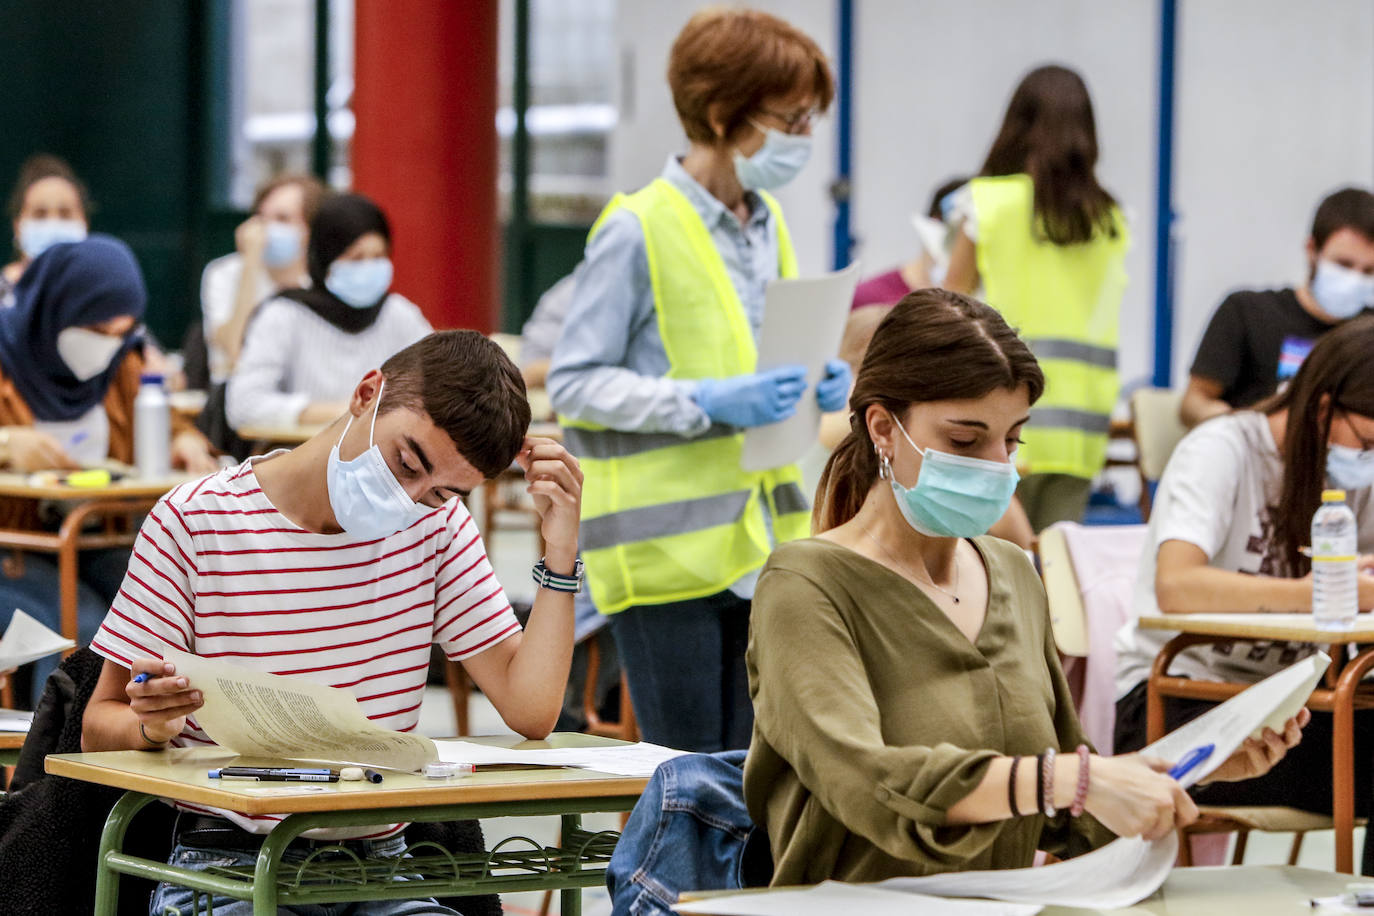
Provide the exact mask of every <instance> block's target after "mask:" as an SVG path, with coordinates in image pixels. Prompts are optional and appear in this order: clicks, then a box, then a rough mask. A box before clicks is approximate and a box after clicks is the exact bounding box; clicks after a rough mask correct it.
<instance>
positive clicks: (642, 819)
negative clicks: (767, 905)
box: [606, 751, 773, 916]
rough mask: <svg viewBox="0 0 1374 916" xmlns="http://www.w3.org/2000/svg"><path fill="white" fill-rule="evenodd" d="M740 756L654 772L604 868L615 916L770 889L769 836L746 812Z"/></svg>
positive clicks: (673, 764)
mask: <svg viewBox="0 0 1374 916" xmlns="http://www.w3.org/2000/svg"><path fill="white" fill-rule="evenodd" d="M744 754H745V752H744V751H726V752H725V753H723V754H690V755H688V756H686V757H677V758H674V759H672V760H669V761H667V762H665V763H663V764H662V765H660V766H659V768H658V769H657V770H656V771H655V772H654V775H653V778H652V779H650V780H649V784H648V786H646V787H645V789H644V794H643V795H642V796H640V799H639V802H638V803H636V805H635V808H634V811H633V812H632V813H631V814H630V819H629V821H628V822H627V823H626V824H625V830H624V831H623V832H622V833H621V835H620V842H619V843H617V844H616V847H615V852H614V853H613V854H612V855H611V861H610V864H609V866H608V867H607V869H606V887H607V888H608V889H609V890H610V892H611V904H612V906H613V907H614V909H613V910H612V913H613V914H614V916H672V909H671V908H672V905H673V904H674V903H676V902H677V898H678V895H679V894H681V893H682V892H683V891H690V890H737V889H739V888H742V887H761V886H763V885H766V884H768V882H769V881H770V880H771V878H772V875H773V861H772V857H771V855H770V854H769V850H768V835H767V834H766V833H764V832H763V831H762V830H760V829H759V828H757V827H755V826H754V824H753V822H752V821H751V820H750V819H749V812H748V810H747V809H746V808H745V806H744V771H743V767H744Z"/></svg>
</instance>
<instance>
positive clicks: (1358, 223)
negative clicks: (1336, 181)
mask: <svg viewBox="0 0 1374 916" xmlns="http://www.w3.org/2000/svg"><path fill="white" fill-rule="evenodd" d="M1342 229H1354V230H1355V231H1356V232H1358V233H1359V234H1360V235H1362V236H1364V237H1365V238H1366V239H1368V240H1369V241H1371V242H1374V194H1370V193H1369V192H1368V191H1366V190H1365V189H1364V188H1355V187H1350V188H1341V189H1340V190H1339V191H1336V192H1335V193H1333V194H1329V195H1327V196H1326V198H1325V199H1324V200H1323V201H1322V202H1321V203H1320V204H1318V205H1317V213H1316V215H1315V216H1313V217H1312V244H1313V245H1314V246H1316V249H1317V250H1318V251H1321V250H1322V249H1323V248H1325V247H1326V240H1327V239H1329V238H1331V236H1333V235H1335V234H1336V233H1337V232H1339V231H1340V230H1342Z"/></svg>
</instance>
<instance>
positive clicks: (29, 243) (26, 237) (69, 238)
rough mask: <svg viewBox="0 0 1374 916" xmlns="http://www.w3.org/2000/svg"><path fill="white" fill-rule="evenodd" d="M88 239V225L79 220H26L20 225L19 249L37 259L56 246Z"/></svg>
mask: <svg viewBox="0 0 1374 916" xmlns="http://www.w3.org/2000/svg"><path fill="white" fill-rule="evenodd" d="M85 237H86V224H85V223H84V222H82V221H81V220H79V219H26V220H21V221H20V223H19V248H20V250H21V251H23V252H24V254H26V255H28V256H29V257H30V258H36V257H38V256H39V255H40V254H42V253H43V252H45V251H47V250H48V249H49V248H51V247H52V246H54V245H60V244H61V243H63V242H79V241H81V240H82V239H84V238H85Z"/></svg>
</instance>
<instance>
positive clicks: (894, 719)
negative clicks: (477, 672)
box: [646, 290, 1305, 885]
mask: <svg viewBox="0 0 1374 916" xmlns="http://www.w3.org/2000/svg"><path fill="white" fill-rule="evenodd" d="M1044 384H1045V381H1044V376H1043V375H1042V374H1041V372H1040V367H1039V366H1038V365H1037V364H1036V361H1035V358H1034V357H1033V356H1032V355H1031V352H1030V350H1029V349H1028V348H1027V346H1026V344H1025V343H1024V342H1022V341H1021V340H1020V339H1019V338H1018V337H1017V336H1016V335H1015V334H1014V333H1013V332H1012V331H1011V329H1010V328H1008V327H1007V324H1006V322H1005V321H1004V320H1003V319H1002V317H1001V316H1000V315H999V314H998V313H997V312H996V311H994V310H993V309H992V308H989V307H988V306H986V305H984V304H982V303H980V302H976V301H974V300H972V299H968V298H966V297H964V296H960V295H958V294H955V293H950V292H945V291H943V290H922V291H918V292H915V293H912V294H910V295H909V296H907V297H906V298H905V299H903V300H902V301H901V302H900V303H898V304H897V306H896V307H895V308H894V309H893V310H892V312H891V314H889V315H888V317H887V318H886V319H884V320H883V323H882V324H881V325H880V326H879V328H878V331H877V333H876V334H875V335H874V337H873V342H872V343H871V344H870V345H869V348H868V354H867V356H866V357H865V358H864V362H863V365H862V367H861V368H860V370H859V375H858V379H857V381H856V382H855V386H854V392H853V395H852V397H851V398H850V408H851V409H852V411H853V416H854V419H853V426H852V429H851V432H850V435H849V436H848V437H847V438H846V439H845V441H844V442H843V443H842V444H841V445H840V447H839V449H837V450H836V452H835V454H834V455H832V456H831V459H830V463H829V464H828V465H827V467H826V471H825V475H824V477H823V478H822V480H821V484H820V487H819V492H818V495H817V500H816V502H817V509H816V516H815V528H816V529H817V530H818V531H820V532H821V534H820V535H819V536H817V537H814V538H811V539H808V540H803V541H796V542H794V543H791V544H785V545H783V546H781V547H779V548H778V549H777V550H776V551H775V552H774V553H773V556H772V557H771V558H770V559H769V561H768V565H767V566H766V567H765V568H764V572H763V575H762V577H761V578H760V579H759V588H758V593H757V596H756V598H755V609H754V617H753V624H752V629H751V632H750V640H749V656H748V658H749V684H750V689H751V692H752V695H753V700H754V708H755V725H754V736H753V742H752V743H751V744H750V747H749V756H748V759H747V761H746V763H745V767H744V795H745V799H746V801H747V802H748V806H749V813H750V815H751V816H752V818H753V820H754V822H755V823H757V824H758V825H760V826H761V827H764V828H766V830H767V832H768V837H769V840H770V842H771V845H772V851H773V858H774V862H775V863H776V868H775V872H774V875H773V883H774V884H775V885H786V884H810V883H815V882H819V881H823V880H825V879H829V878H834V879H838V880H843V881H874V880H878V879H882V878H887V877H892V876H896V875H921V874H929V873H934V872H942V871H951V870H976V869H987V868H1013V867H1021V866H1029V865H1030V864H1031V861H1032V858H1033V856H1034V853H1035V850H1036V849H1037V848H1039V849H1048V850H1051V851H1054V852H1056V853H1058V854H1060V855H1064V854H1074V853H1077V852H1081V851H1085V850H1086V849H1087V848H1089V847H1091V846H1094V845H1097V844H1100V843H1102V842H1105V841H1107V840H1109V839H1110V838H1111V837H1112V835H1113V833H1115V834H1120V835H1122V836H1133V835H1143V836H1146V837H1160V836H1163V835H1165V834H1167V833H1168V832H1169V831H1170V830H1172V829H1173V828H1174V827H1175V826H1176V825H1183V824H1187V823H1188V822H1190V821H1191V820H1192V819H1193V818H1195V817H1196V816H1197V809H1196V808H1195V807H1194V805H1193V803H1192V802H1191V801H1190V800H1189V799H1188V796H1187V794H1186V793H1185V792H1184V791H1183V789H1182V788H1181V787H1180V786H1179V785H1178V783H1177V782H1175V781H1174V780H1173V779H1171V778H1169V777H1168V776H1167V775H1165V774H1164V772H1163V771H1164V770H1167V769H1168V766H1169V764H1168V763H1162V762H1160V761H1151V760H1145V759H1142V758H1140V757H1139V756H1135V755H1127V756H1116V757H1098V756H1096V755H1094V754H1092V753H1091V749H1090V748H1088V746H1087V743H1086V739H1085V738H1084V737H1083V730H1082V728H1081V727H1080V725H1079V723H1078V719H1077V716H1076V715H1075V714H1074V710H1073V703H1072V701H1071V699H1070V697H1069V691H1068V686H1067V684H1066V682H1065V679H1064V674H1063V671H1062V670H1061V669H1060V667H1059V659H1058V655H1057V654H1056V652H1055V647H1054V640H1053V637H1052V635H1051V633H1050V622H1049V613H1048V610H1047V608H1046V602H1045V592H1044V590H1043V588H1042V587H1041V585H1040V580H1039V577H1038V576H1037V575H1036V573H1035V570H1034V568H1033V567H1032V566H1031V565H1030V562H1029V561H1028V560H1027V559H1026V556H1025V554H1024V553H1023V552H1022V551H1021V550H1020V549H1019V548H1017V547H1015V546H1013V545H1011V544H1008V543H1006V542H1005V541H1002V540H1000V539H997V538H992V537H985V536H984V535H985V533H986V531H987V530H988V527H989V526H990V525H991V524H992V523H993V522H995V521H996V520H997V519H998V518H999V517H1000V516H1001V515H1002V513H1003V512H1005V511H1006V507H1007V504H1008V502H1009V501H1010V499H1011V496H1012V492H1013V490H1014V489H1015V486H1016V472H1015V470H1014V466H1013V464H1012V461H1013V459H1014V454H1015V451H1016V446H1017V444H1018V442H1019V436H1020V432H1021V429H1022V427H1023V426H1024V425H1025V423H1026V421H1027V417H1028V414H1029V412H1030V408H1031V405H1032V404H1033V403H1034V402H1035V400H1036V399H1037V398H1038V397H1039V395H1040V393H1041V391H1042V390H1043V388H1044ZM1300 718H1305V717H1300ZM1299 729H1300V722H1298V721H1290V722H1289V723H1288V725H1287V728H1286V729H1285V733H1284V734H1283V735H1278V734H1275V733H1273V732H1266V735H1265V740H1264V742H1263V743H1260V742H1250V743H1248V744H1247V746H1246V747H1244V748H1242V749H1241V750H1240V751H1238V752H1237V754H1236V755H1235V756H1234V757H1232V758H1231V759H1230V760H1227V761H1224V762H1223V763H1222V765H1221V767H1220V768H1219V769H1218V770H1217V771H1215V772H1214V773H1213V774H1212V778H1213V779H1243V778H1246V777H1249V776H1253V775H1257V774H1259V773H1263V772H1265V771H1266V770H1267V769H1268V768H1269V766H1271V765H1272V764H1273V763H1274V762H1275V761H1276V760H1279V759H1281V758H1282V757H1283V755H1284V753H1285V752H1286V750H1287V749H1288V747H1291V746H1292V745H1294V744H1296V743H1297V742H1298V740H1299V738H1300V737H1301V733H1300V730H1299ZM1054 752H1058V754H1057V755H1056V754H1055V753H1054ZM1037 755H1039V756H1038V757H1037ZM646 797H647V796H646Z"/></svg>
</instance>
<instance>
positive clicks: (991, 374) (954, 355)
mask: <svg viewBox="0 0 1374 916" xmlns="http://www.w3.org/2000/svg"><path fill="white" fill-rule="evenodd" d="M1022 385H1025V386H1026V387H1027V388H1028V389H1029V391H1030V400H1031V403H1032V404H1033V403H1035V401H1036V400H1037V399H1038V398H1039V397H1040V395H1041V393H1042V392H1043V391H1044V390H1045V377H1044V375H1042V374H1041V372H1040V365H1039V364H1038V363H1037V362H1036V361H1035V357H1034V356H1032V355H1031V351H1030V348H1029V347H1027V346H1026V345H1025V343H1024V342H1022V340H1021V338H1019V337H1017V336H1016V332H1015V331H1013V330H1012V329H1011V328H1010V327H1008V326H1007V323H1006V321H1004V320H1003V318H1002V316H1001V314H999V313H998V312H997V310H996V309H994V308H992V307H990V306H987V305H984V304H983V303H981V302H979V301H978V300H976V299H971V298H969V297H968V296H961V295H959V294H958V293H952V292H949V291H948V290H943V289H922V290H917V291H916V292H914V293H910V294H908V295H907V296H906V297H905V298H904V299H902V301H901V302H898V303H897V304H896V306H894V307H893V309H892V311H891V312H889V313H888V315H887V317H886V318H884V319H883V321H882V324H880V325H878V330H877V331H875V332H874V334H873V342H872V343H870V344H869V345H868V352H867V353H866V354H865V355H864V361H863V364H862V365H861V366H860V367H859V376H858V378H857V379H856V380H855V382H854V393H853V394H852V395H851V396H850V398H849V409H850V414H849V434H848V435H847V436H845V437H844V440H843V441H842V442H840V444H839V447H838V448H836V449H835V452H834V454H832V455H831V456H830V461H829V462H828V463H827V464H826V466H825V473H824V474H822V475H821V482H820V485H819V486H818V487H817V491H816V508H815V510H814V512H813V513H812V517H811V527H812V530H813V532H814V533H817V534H819V533H820V532H822V531H827V530H829V529H831V528H834V527H836V526H838V525H843V524H844V523H845V522H847V521H849V520H850V519H851V518H853V517H854V516H855V515H856V514H857V513H858V511H859V508H860V507H861V506H862V505H863V503H864V499H865V498H866V497H867V496H868V491H869V490H870V489H872V487H873V483H874V481H876V480H877V479H878V456H877V454H876V452H875V451H874V448H873V440H872V439H870V438H869V435H868V424H867V422H866V419H865V418H866V416H867V414H868V408H869V407H870V406H871V405H873V404H881V405H882V406H883V407H886V408H887V409H888V410H889V411H891V412H892V414H893V416H895V417H898V418H899V419H900V418H901V417H902V416H903V415H904V414H905V413H906V411H907V408H908V407H910V406H911V405H912V404H915V403H918V402H922V401H947V400H955V399H963V398H978V397H982V396H983V395H985V394H987V393H988V392H989V391H992V390H993V389H995V388H1009V389H1013V390H1014V389H1016V388H1019V387H1020V386H1022Z"/></svg>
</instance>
